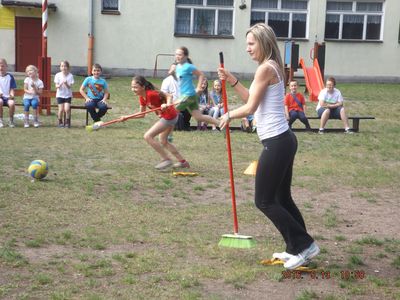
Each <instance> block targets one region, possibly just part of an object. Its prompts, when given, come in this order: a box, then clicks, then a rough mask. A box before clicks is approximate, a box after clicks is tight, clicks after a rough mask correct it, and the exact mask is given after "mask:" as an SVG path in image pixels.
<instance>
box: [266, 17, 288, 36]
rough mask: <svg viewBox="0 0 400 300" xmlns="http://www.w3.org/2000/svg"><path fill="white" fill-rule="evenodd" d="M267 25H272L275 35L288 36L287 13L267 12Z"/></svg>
mask: <svg viewBox="0 0 400 300" xmlns="http://www.w3.org/2000/svg"><path fill="white" fill-rule="evenodd" d="M268 25H269V26H271V27H272V29H273V30H274V32H275V35H276V36H277V37H288V36H289V14H288V13H268Z"/></svg>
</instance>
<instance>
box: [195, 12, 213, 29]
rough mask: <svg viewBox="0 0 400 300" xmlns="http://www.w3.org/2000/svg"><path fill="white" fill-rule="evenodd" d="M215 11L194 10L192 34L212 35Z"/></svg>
mask: <svg viewBox="0 0 400 300" xmlns="http://www.w3.org/2000/svg"><path fill="white" fill-rule="evenodd" d="M214 28H215V10H206V9H195V10H194V27H193V33H194V34H214Z"/></svg>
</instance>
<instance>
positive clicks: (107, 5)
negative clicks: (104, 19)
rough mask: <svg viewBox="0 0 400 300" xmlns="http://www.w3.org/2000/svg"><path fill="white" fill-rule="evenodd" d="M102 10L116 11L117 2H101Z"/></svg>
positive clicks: (111, 0)
mask: <svg viewBox="0 0 400 300" xmlns="http://www.w3.org/2000/svg"><path fill="white" fill-rule="evenodd" d="M103 9H111V10H118V0H103Z"/></svg>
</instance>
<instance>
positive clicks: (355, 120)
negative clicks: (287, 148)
mask: <svg viewBox="0 0 400 300" xmlns="http://www.w3.org/2000/svg"><path fill="white" fill-rule="evenodd" d="M347 118H348V119H349V120H352V126H353V127H350V130H352V131H354V132H359V131H360V120H374V119H375V117H374V116H352V117H347ZM307 119H308V120H319V119H320V118H319V117H316V116H312V117H307ZM335 120H336V121H340V122H342V120H340V119H329V120H328V123H327V124H329V123H330V122H332V121H335ZM297 122H299V123H300V125H301V126H302V127H301V128H292V130H293V131H306V129H305V128H304V125H303V124H302V123H301V122H300V120H296V123H297ZM311 127H312V126H311ZM318 130H319V124H318V128H312V129H311V131H318ZM325 131H326V132H329V131H330V132H341V131H344V128H325Z"/></svg>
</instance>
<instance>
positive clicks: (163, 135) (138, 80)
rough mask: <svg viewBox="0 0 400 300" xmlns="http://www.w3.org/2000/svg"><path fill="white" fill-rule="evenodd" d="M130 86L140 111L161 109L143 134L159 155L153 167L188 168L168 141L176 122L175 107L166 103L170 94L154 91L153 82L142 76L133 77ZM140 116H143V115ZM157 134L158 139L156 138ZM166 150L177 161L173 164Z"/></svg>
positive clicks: (170, 98)
mask: <svg viewBox="0 0 400 300" xmlns="http://www.w3.org/2000/svg"><path fill="white" fill-rule="evenodd" d="M131 87H132V91H133V92H134V93H135V95H137V96H139V103H140V111H141V112H145V111H146V109H147V108H149V109H154V108H158V107H161V110H160V111H157V112H156V114H157V115H158V116H159V117H160V119H159V120H158V121H157V122H156V123H155V124H154V125H153V126H152V127H151V128H150V129H149V130H148V131H147V132H146V133H145V134H144V139H145V140H146V142H147V143H148V144H149V145H150V146H151V147H153V149H154V150H156V151H157V152H158V154H159V155H160V156H161V162H160V163H158V164H157V165H156V166H155V168H156V169H157V170H164V169H166V168H168V167H170V166H171V165H172V166H173V167H174V168H189V167H190V165H189V163H188V162H187V161H186V160H185V159H184V158H183V156H182V155H181V154H180V153H179V152H178V150H177V149H176V147H175V146H174V145H173V144H172V143H171V142H169V141H168V135H169V134H171V133H172V131H173V130H174V126H175V124H176V122H178V112H177V111H176V109H175V108H174V107H167V105H168V104H172V102H173V100H172V95H170V94H165V93H163V92H161V91H156V90H155V88H154V86H153V84H152V83H151V82H149V81H147V80H146V79H145V78H144V77H143V76H135V77H133V79H132V83H131ZM122 118H123V117H122ZM142 118H144V115H143V116H142ZM157 135H158V136H159V141H157V140H156V136H157ZM166 150H168V151H169V152H170V153H171V154H172V155H173V156H175V157H176V159H177V160H178V162H176V163H175V164H173V163H172V160H171V159H170V157H169V155H168V153H167V151H166Z"/></svg>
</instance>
